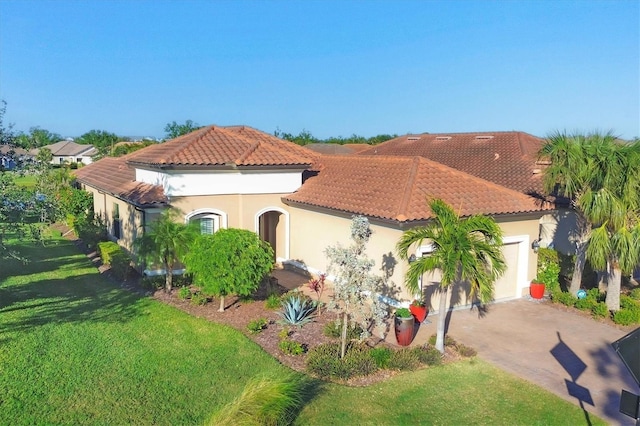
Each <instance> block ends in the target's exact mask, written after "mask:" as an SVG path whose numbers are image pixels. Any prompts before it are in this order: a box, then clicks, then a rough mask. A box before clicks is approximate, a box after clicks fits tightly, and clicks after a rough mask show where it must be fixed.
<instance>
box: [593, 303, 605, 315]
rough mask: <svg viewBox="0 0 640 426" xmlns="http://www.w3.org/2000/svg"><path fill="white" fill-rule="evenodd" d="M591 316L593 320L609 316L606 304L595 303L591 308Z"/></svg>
mask: <svg viewBox="0 0 640 426" xmlns="http://www.w3.org/2000/svg"><path fill="white" fill-rule="evenodd" d="M591 315H593V316H594V317H595V318H606V317H607V316H609V308H607V304H606V303H604V302H598V303H596V304H595V305H594V306H593V308H591Z"/></svg>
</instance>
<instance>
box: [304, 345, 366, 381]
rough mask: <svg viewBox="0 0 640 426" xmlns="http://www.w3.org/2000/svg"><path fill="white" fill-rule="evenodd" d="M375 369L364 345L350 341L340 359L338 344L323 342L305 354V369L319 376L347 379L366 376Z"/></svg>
mask: <svg viewBox="0 0 640 426" xmlns="http://www.w3.org/2000/svg"><path fill="white" fill-rule="evenodd" d="M376 370H377V366H376V362H375V361H374V359H373V358H372V357H371V355H370V354H369V348H368V347H367V346H366V345H362V344H356V343H352V344H350V345H349V346H348V347H347V351H346V354H345V356H344V358H343V359H340V344H339V343H325V344H323V345H320V346H317V347H315V348H313V349H311V350H310V351H309V353H308V354H307V371H308V372H309V373H311V374H315V375H316V376H318V377H320V378H334V379H343V380H346V379H349V378H351V377H355V376H366V375H369V374H371V373H373V372H375V371H376Z"/></svg>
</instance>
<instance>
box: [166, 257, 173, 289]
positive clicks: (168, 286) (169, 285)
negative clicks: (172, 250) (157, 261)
mask: <svg viewBox="0 0 640 426" xmlns="http://www.w3.org/2000/svg"><path fill="white" fill-rule="evenodd" d="M164 274H165V275H164V276H165V280H164V290H165V291H166V292H167V293H171V290H173V268H172V267H171V265H169V263H168V262H165V264H164Z"/></svg>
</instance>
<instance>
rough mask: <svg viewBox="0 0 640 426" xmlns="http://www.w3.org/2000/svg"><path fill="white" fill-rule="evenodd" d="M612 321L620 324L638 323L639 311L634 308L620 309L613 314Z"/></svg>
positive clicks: (639, 320)
mask: <svg viewBox="0 0 640 426" xmlns="http://www.w3.org/2000/svg"><path fill="white" fill-rule="evenodd" d="M613 322H615V323H616V324H620V325H631V324H637V323H640V311H639V310H634V309H624V308H623V309H620V310H619V311H618V312H616V313H615V314H613Z"/></svg>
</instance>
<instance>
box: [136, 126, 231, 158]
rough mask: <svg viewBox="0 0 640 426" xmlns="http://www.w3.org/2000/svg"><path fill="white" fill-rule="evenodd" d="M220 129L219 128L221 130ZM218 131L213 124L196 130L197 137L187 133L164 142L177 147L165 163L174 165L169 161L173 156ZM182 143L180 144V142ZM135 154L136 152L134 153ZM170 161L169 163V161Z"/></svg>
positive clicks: (171, 149) (170, 150)
mask: <svg viewBox="0 0 640 426" xmlns="http://www.w3.org/2000/svg"><path fill="white" fill-rule="evenodd" d="M219 128H220V127H218V129H219ZM210 130H212V131H214V132H215V131H216V125H215V124H212V125H211V126H206V127H203V128H201V129H198V130H196V132H198V134H197V136H194V135H193V133H187V134H184V135H180V136H178V137H177V138H175V139H171V140H169V141H166V142H163V143H166V144H170V145H171V144H173V145H175V146H171V147H170V148H169V149H168V150H167V151H168V152H167V153H166V154H165V155H164V156H163V157H164V158H163V160H164V162H165V163H172V162H173V161H172V160H169V159H170V158H173V156H174V155H175V154H176V152H179V151H182V150H184V149H186V148H188V147H190V146H191V145H193V144H194V143H196V142H198V141H200V139H201V138H202V136H203V135H206V134H207V133H209V131H210ZM189 135H191V138H187V137H186V136H189ZM181 139H186V141H185V142H182V141H181ZM178 141H180V142H178ZM134 152H135V151H134ZM168 160H169V161H168ZM156 164H160V163H156Z"/></svg>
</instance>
